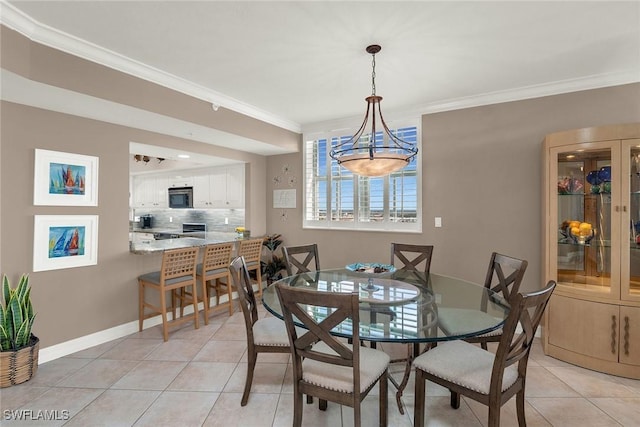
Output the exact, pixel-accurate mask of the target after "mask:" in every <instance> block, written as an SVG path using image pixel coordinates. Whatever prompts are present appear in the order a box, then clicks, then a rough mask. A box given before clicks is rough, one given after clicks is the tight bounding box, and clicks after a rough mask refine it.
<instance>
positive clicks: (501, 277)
mask: <svg viewBox="0 0 640 427" xmlns="http://www.w3.org/2000/svg"><path fill="white" fill-rule="evenodd" d="M527 265H528V262H527V261H526V260H522V259H518V258H514V257H511V256H508V255H503V254H499V253H497V252H493V253H492V254H491V259H490V261H489V268H488V269H487V275H486V277H485V280H484V287H485V288H487V289H490V290H492V291H493V292H495V293H497V294H499V295H501V296H502V298H504V299H505V300H506V301H507V302H508V303H511V299H512V298H513V297H515V296H516V295H518V291H519V289H520V284H521V283H522V278H523V277H524V273H525V271H526V270H527ZM490 298H491V297H490V296H489V295H488V293H485V294H484V295H483V298H482V301H481V307H480V309H481V312H475V313H474V314H473V316H474V318H473V319H472V318H470V317H469V316H467V317H462V316H447V315H446V313H441V315H440V317H439V327H440V329H441V330H442V331H443V332H444V333H445V334H449V332H450V331H455V330H457V329H456V328H457V325H456V322H457V321H464V322H470V321H474V322H476V323H482V322H483V317H486V316H490V315H489V314H487V306H488V303H489V299H490ZM489 322H492V320H491V319H489ZM501 334H502V329H501V328H499V329H496V330H493V331H491V332H487V333H485V334H482V335H478V336H475V337H470V338H467V339H466V340H465V341H467V342H470V343H480V346H481V347H482V348H483V349H484V350H486V349H487V343H489V342H500V335H501Z"/></svg>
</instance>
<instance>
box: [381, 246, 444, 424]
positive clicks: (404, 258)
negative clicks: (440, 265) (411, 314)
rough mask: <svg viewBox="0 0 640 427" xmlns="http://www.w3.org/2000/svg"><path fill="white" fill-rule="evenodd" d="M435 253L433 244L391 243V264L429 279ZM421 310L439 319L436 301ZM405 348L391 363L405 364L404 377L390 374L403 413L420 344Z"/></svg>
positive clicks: (433, 323)
mask: <svg viewBox="0 0 640 427" xmlns="http://www.w3.org/2000/svg"><path fill="white" fill-rule="evenodd" d="M432 255H433V245H413V244H407V243H391V261H390V264H391V265H393V266H394V267H396V268H397V269H398V270H406V271H411V272H416V273H419V274H420V273H422V274H424V277H421V278H420V279H423V280H424V281H425V286H426V281H427V279H428V277H427V276H428V274H429V270H430V269H431V257H432ZM420 310H421V312H424V313H428V314H425V316H426V315H428V316H430V317H432V318H434V319H437V313H436V312H435V303H434V304H430V305H429V306H428V307H421V308H420ZM430 324H431V325H433V326H432V327H433V328H435V327H436V326H435V325H436V324H437V322H436V320H434V321H433V322H431V323H430ZM398 345H399V344H386V345H385V348H389V349H391V348H392V347H393V346H398ZM405 347H406V349H405V350H404V352H405V355H404V356H403V357H397V358H395V359H392V360H391V364H395V363H402V364H404V373H403V375H402V379H401V380H400V382H398V381H397V380H396V379H395V378H394V377H393V375H389V381H391V383H392V384H393V385H394V386H395V387H396V390H397V392H396V403H397V404H398V410H399V411H400V413H401V414H404V407H403V406H402V394H403V391H404V389H405V388H406V386H407V384H408V383H409V377H410V376H411V362H412V361H413V359H414V358H415V357H416V356H417V355H418V354H419V352H420V348H419V344H407V345H406V346H405Z"/></svg>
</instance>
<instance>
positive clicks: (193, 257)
mask: <svg viewBox="0 0 640 427" xmlns="http://www.w3.org/2000/svg"><path fill="white" fill-rule="evenodd" d="M198 250H199V248H198V247H188V248H181V249H171V250H166V251H164V252H163V254H162V266H161V268H160V271H154V272H152V273H147V274H143V275H142V276H139V277H138V313H139V319H138V329H139V331H142V327H143V323H144V319H148V318H149V317H152V316H156V315H158V314H160V315H161V316H162V336H163V338H164V340H165V341H167V340H168V339H169V331H168V327H169V324H170V323H171V325H178V324H181V323H184V322H187V321H190V320H193V322H194V324H195V328H196V329H198V328H199V327H200V324H199V321H198V299H197V298H193V295H196V292H197V281H196V263H197V261H198ZM147 288H150V289H154V290H156V291H158V292H159V294H160V295H159V297H160V303H159V305H155V304H152V303H151V302H148V301H147V299H146V297H147V295H146V292H145V291H146V289H147ZM182 289H187V291H188V293H189V295H191V296H188V295H185V294H182V293H181V292H179V291H181V290H182ZM167 292H170V294H171V306H170V307H169V309H170V311H171V312H172V315H173V317H172V320H171V322H169V321H168V319H167V299H166V293H167ZM177 300H180V307H181V308H182V307H184V303H185V301H186V302H188V303H189V304H191V305H193V315H191V316H187V317H184V316H182V314H183V311H182V310H180V312H181V313H180V314H181V316H180V318H176V309H177ZM146 309H151V310H152V311H151V312H147V310H146Z"/></svg>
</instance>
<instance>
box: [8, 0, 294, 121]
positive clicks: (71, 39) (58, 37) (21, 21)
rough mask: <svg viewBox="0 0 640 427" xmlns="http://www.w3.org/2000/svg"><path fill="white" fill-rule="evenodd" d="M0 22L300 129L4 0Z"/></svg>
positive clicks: (242, 111)
mask: <svg viewBox="0 0 640 427" xmlns="http://www.w3.org/2000/svg"><path fill="white" fill-rule="evenodd" d="M0 23H2V24H3V25H5V26H7V27H9V28H11V29H13V30H15V31H17V32H19V33H20V34H22V35H24V36H25V37H27V38H29V39H30V40H32V41H34V42H36V43H40V44H42V45H45V46H49V47H51V48H54V49H57V50H60V51H62V52H66V53H69V54H71V55H74V56H77V57H79V58H82V59H86V60H88V61H91V62H95V63H97V64H100V65H104V66H105V67H109V68H112V69H114V70H117V71H121V72H123V73H126V74H129V75H132V76H134V77H138V78H141V79H143V80H147V81H150V82H152V83H155V84H158V85H160V86H163V87H166V88H169V89H172V90H175V91H177V92H180V93H183V94H185V95H189V96H192V97H194V98H197V99H201V100H203V101H207V102H209V103H211V104H212V106H213V105H215V106H217V107H224V108H227V109H229V110H232V111H235V112H237V113H240V114H244V115H245V116H248V117H252V118H254V119H257V120H260V121H263V122H265V123H269V124H271V125H274V126H278V127H280V128H283V129H286V130H289V131H292V132H297V133H300V132H301V126H300V124H298V123H295V122H293V121H291V120H287V119H284V118H281V117H278V116H276V115H274V114H271V113H268V112H266V111H263V110H260V109H259V108H256V107H254V106H252V105H249V104H246V103H244V102H242V101H239V100H237V99H235V98H232V97H229V96H226V95H224V94H221V93H219V92H216V91H213V90H211V89H209V88H206V87H204V86H200V85H198V84H195V83H193V82H190V81H188V80H186V79H183V78H180V77H177V76H175V75H173V74H170V73H167V72H165V71H162V70H159V69H157V68H154V67H151V66H149V65H146V64H143V63H141V62H139V61H136V60H134V59H131V58H128V57H126V56H124V55H121V54H119V53H116V52H113V51H110V50H108V49H105V48H103V47H101V46H98V45H96V44H93V43H90V42H88V41H86V40H82V39H80V38H78V37H75V36H72V35H70V34H67V33H65V32H63V31H60V30H57V29H55V28H52V27H50V26H48V25H45V24H42V23H40V22H38V21H36V20H35V19H33V18H31V17H30V16H28V15H26V14H25V13H23V12H22V11H20V10H19V9H16V8H15V7H14V6H12V5H11V4H9V3H6V2H5V1H4V0H1V1H0ZM214 109H215V108H214Z"/></svg>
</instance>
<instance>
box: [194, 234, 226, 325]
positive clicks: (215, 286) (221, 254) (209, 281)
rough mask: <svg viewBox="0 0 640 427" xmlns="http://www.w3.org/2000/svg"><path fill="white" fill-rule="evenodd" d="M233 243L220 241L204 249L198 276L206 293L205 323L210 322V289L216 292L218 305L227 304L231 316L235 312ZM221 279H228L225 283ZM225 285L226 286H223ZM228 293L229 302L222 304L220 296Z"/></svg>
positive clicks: (197, 272) (198, 267)
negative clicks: (232, 264) (232, 268)
mask: <svg viewBox="0 0 640 427" xmlns="http://www.w3.org/2000/svg"><path fill="white" fill-rule="evenodd" d="M233 246H234V245H233V243H218V244H213V245H207V246H206V247H205V250H204V255H203V258H202V263H201V264H198V265H197V267H196V278H197V280H198V282H199V283H200V286H201V291H202V295H204V298H203V299H204V304H203V306H204V324H205V325H208V324H209V311H210V310H211V295H210V292H209V291H210V290H212V291H214V292H215V294H216V307H217V308H219V307H220V306H227V307H228V308H229V316H231V315H232V314H233V292H232V290H231V270H230V269H229V264H230V263H231V257H232V255H233ZM220 279H226V280H225V283H224V284H223V283H222V282H221V281H220ZM223 285H224V288H223ZM225 293H226V294H227V302H226V303H225V304H222V305H221V304H220V297H221V296H222V295H223V294H225Z"/></svg>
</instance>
